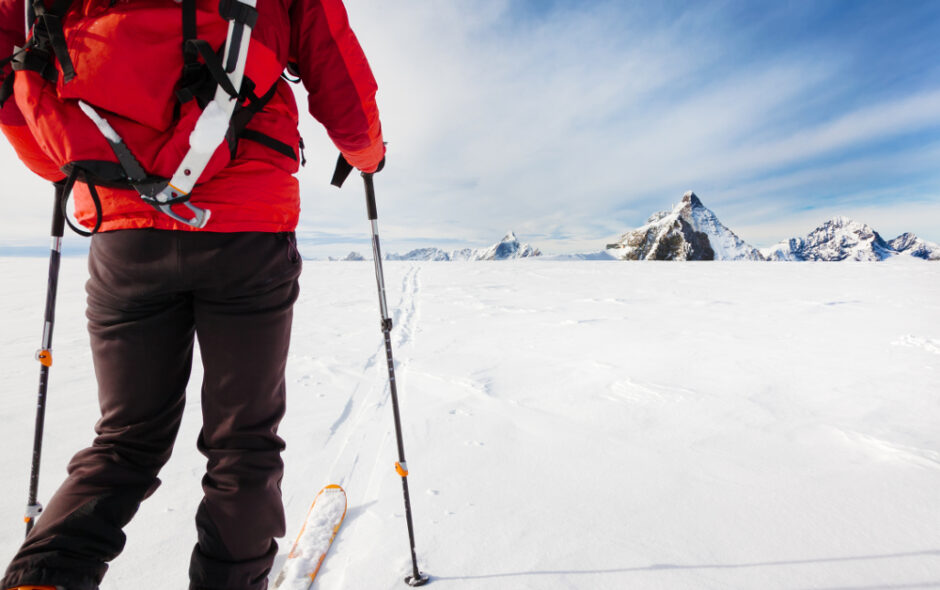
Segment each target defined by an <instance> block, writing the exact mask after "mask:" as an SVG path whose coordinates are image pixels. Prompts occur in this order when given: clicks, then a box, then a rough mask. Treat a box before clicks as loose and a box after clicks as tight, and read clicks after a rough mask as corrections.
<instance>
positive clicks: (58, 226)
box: [50, 180, 70, 238]
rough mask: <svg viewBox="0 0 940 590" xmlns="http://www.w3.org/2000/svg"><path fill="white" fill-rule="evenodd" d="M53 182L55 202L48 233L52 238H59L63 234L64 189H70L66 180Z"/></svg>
mask: <svg viewBox="0 0 940 590" xmlns="http://www.w3.org/2000/svg"><path fill="white" fill-rule="evenodd" d="M53 184H55V204H54V205H53V209H52V231H51V232H50V235H52V237H54V238H61V237H62V236H63V235H65V203H64V202H63V201H65V196H66V194H65V193H66V191H67V190H70V189H69V187H68V186H67V184H68V182H67V181H65V180H60V181H59V182H56V183H53Z"/></svg>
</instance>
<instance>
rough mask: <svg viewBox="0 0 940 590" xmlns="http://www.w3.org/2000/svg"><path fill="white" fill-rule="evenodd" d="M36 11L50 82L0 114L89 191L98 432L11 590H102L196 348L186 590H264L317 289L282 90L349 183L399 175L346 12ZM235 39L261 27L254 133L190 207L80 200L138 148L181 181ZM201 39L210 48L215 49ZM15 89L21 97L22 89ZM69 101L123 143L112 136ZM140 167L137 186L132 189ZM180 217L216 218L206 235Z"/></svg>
mask: <svg viewBox="0 0 940 590" xmlns="http://www.w3.org/2000/svg"><path fill="white" fill-rule="evenodd" d="M23 2H24V0H0V57H2V56H3V55H9V54H13V53H14V51H15V48H20V47H23V46H24V42H25V40H26V39H25V36H24V32H23V21H24V18H23V15H24V13H25V7H24V5H23ZM34 6H35V10H36V11H37V14H38V17H39V18H38V20H37V23H42V24H43V27H42V28H41V31H40V32H41V33H42V34H43V35H45V36H46V38H47V40H48V44H47V45H46V46H45V47H46V53H47V54H48V55H49V60H50V61H51V59H52V58H51V56H52V55H53V54H54V56H55V60H54V61H55V62H56V65H55V70H50V69H49V68H48V67H47V63H48V62H42V63H39V62H40V61H41V60H37V59H35V56H36V55H41V54H39V53H37V52H34V53H33V54H32V56H33V57H30V54H28V53H27V54H25V55H26V57H27V58H26V59H20V60H19V61H18V62H17V60H14V66H15V67H14V69H16V70H17V71H16V73H15V80H16V84H15V85H13V86H11V85H9V84H7V85H6V88H7V89H8V90H14V92H13V96H12V97H10V98H9V99H8V100H6V102H5V103H4V104H3V107H2V110H0V128H2V131H3V133H4V134H5V135H6V136H7V138H8V139H9V140H10V142H11V143H12V144H13V146H14V148H15V150H16V152H17V154H18V156H19V157H20V159H21V160H22V161H23V162H24V163H25V164H26V165H27V166H28V167H29V168H30V169H31V170H33V171H34V172H36V173H37V174H40V175H42V176H43V177H44V178H46V179H48V180H51V181H54V182H60V183H61V182H64V181H66V179H67V178H68V179H69V180H72V181H74V180H75V178H76V176H77V177H78V180H79V182H78V183H77V184H75V190H74V193H75V194H74V199H75V217H76V218H77V219H78V221H79V222H80V223H82V224H83V225H84V226H85V227H86V228H89V229H90V228H94V227H95V226H96V225H97V226H98V232H97V233H96V234H95V235H94V236H93V237H92V240H91V248H90V253H89V258H88V268H89V275H90V276H89V280H88V282H87V285H86V291H87V301H88V303H87V305H88V307H87V313H86V315H87V319H88V331H89V335H90V341H91V350H92V355H93V360H94V368H95V373H96V376H97V379H98V396H99V403H100V407H101V419H100V420H99V421H98V423H97V425H96V427H95V429H96V433H97V436H96V438H95V439H94V442H93V444H92V446H91V447H89V448H87V449H85V450H82V451H80V452H79V453H77V454H76V455H75V457H74V458H73V459H72V461H71V462H70V464H69V466H68V477H67V479H66V480H65V482H64V483H63V484H62V486H61V487H60V488H59V490H58V491H57V492H56V493H55V494H54V496H53V497H52V499H51V500H50V501H49V502H48V505H47V506H46V508H45V510H44V511H43V513H42V516H41V518H39V519H38V521H36V524H35V527H34V528H33V529H32V531H31V532H30V534H29V535H28V536H27V538H26V540H25V542H24V543H23V545H22V547H21V548H20V550H19V551H18V552H17V553H16V555H15V557H14V558H13V561H12V562H11V563H10V565H9V568H8V569H7V570H6V575H5V577H4V578H3V580H2V582H0V589H6V588H14V589H16V588H19V589H43V590H56V589H58V590H62V589H64V590H94V589H96V588H97V587H98V585H99V584H100V583H101V580H102V577H103V576H104V574H105V572H106V570H107V567H108V565H107V564H108V562H110V561H111V560H112V559H114V558H115V557H116V556H117V555H118V554H119V553H120V552H121V550H122V549H123V546H124V541H125V537H124V534H123V532H122V528H123V527H124V526H125V525H126V524H127V523H128V522H129V521H130V519H131V518H132V517H133V516H134V513H135V512H136V511H137V508H138V506H139V504H140V502H141V501H142V500H144V499H146V498H147V497H149V496H150V495H151V494H153V492H154V491H155V490H156V488H157V486H158V485H159V483H160V481H159V480H158V478H157V474H158V472H159V471H160V468H161V467H162V466H163V465H164V463H165V462H166V461H167V460H168V459H169V457H170V452H171V449H172V447H173V444H174V440H175V437H176V434H177V431H178V429H179V425H180V420H181V418H182V414H183V407H184V396H185V388H186V384H187V381H188V379H189V375H190V367H191V362H192V355H193V344H194V338H198V340H199V348H200V353H201V357H202V363H203V367H204V373H205V376H204V378H203V383H202V391H201V399H202V414H203V428H202V431H201V433H200V436H199V439H198V448H199V450H200V452H202V453H203V454H204V455H205V456H206V458H207V471H206V474H205V477H204V478H203V491H204V498H203V500H202V502H201V503H200V505H199V508H198V510H197V514H196V518H195V520H196V528H197V533H198V542H197V544H196V546H195V548H194V549H193V552H192V558H191V563H190V568H189V576H190V590H216V589H219V590H221V589H225V590H262V589H264V588H266V587H267V576H268V574H269V572H270V570H271V567H272V562H273V560H274V557H275V555H276V552H277V544H276V543H275V541H274V538H275V537H279V536H283V535H284V534H285V523H284V514H283V506H282V501H281V494H280V481H281V476H282V472H283V465H282V461H281V457H280V453H281V451H282V450H283V448H284V442H283V440H282V439H281V438H280V437H278V435H277V428H278V424H279V422H280V420H281V418H282V416H283V414H284V411H285V377H284V369H285V363H286V358H287V351H288V341H289V337H290V328H291V314H292V307H293V304H294V302H295V300H296V298H297V295H298V276H299V274H300V271H301V259H300V255H299V254H298V252H297V248H296V241H295V237H294V233H293V232H294V229H295V227H296V225H297V220H298V216H299V201H300V199H299V188H298V183H297V180H296V179H295V178H294V176H293V174H294V173H296V172H297V170H298V167H299V163H298V160H300V159H302V157H301V154H300V153H298V152H300V149H299V148H302V145H303V144H302V141H301V140H300V137H299V134H298V130H297V120H298V113H297V108H296V105H295V102H294V96H293V92H292V90H291V88H290V87H289V85H288V84H287V82H286V77H285V78H280V77H279V76H280V74H281V72H283V71H284V69H285V68H286V69H287V70H288V71H289V72H290V73H291V74H292V75H293V76H295V77H297V78H299V79H300V81H302V83H303V84H304V86H305V88H306V90H307V91H308V94H309V97H308V106H309V112H310V114H311V115H313V116H314V117H315V118H316V119H317V120H318V121H320V122H321V123H322V124H323V125H324V126H325V128H326V130H327V132H328V134H329V136H330V138H331V139H332V140H333V142H334V143H335V145H336V146H337V147H338V148H339V150H340V152H341V153H342V154H343V157H344V158H345V160H346V162H348V163H349V164H350V165H352V166H354V167H356V168H358V169H360V170H362V171H363V172H366V173H372V172H376V171H378V170H379V169H380V168H381V167H382V165H383V164H384V155H385V147H384V143H383V141H382V132H381V125H380V121H379V115H378V109H377V107H376V104H375V92H376V83H375V80H374V78H373V75H372V73H371V70H370V68H369V65H368V63H367V61H366V58H365V56H364V54H363V52H362V49H361V47H360V45H359V43H358V41H357V39H356V37H355V35H354V34H353V32H352V31H351V30H350V28H349V25H348V20H347V16H346V11H345V7H344V6H343V4H342V1H341V0H280V1H275V0H258V2H257V10H256V12H254V13H253V12H252V11H253V9H251V10H249V9H246V8H245V6H247V5H246V4H241V3H240V2H238V1H237V0H223V1H222V2H219V0H178V2H166V1H165V0H135V1H134V2H114V1H112V0H83V2H69V1H68V0H64V1H63V0H56V1H55V2H53V1H52V0H49V1H47V2H45V3H43V0H38V1H37V2H36V3H35V5H34ZM56 11H59V12H58V13H56ZM43 12H45V13H46V18H45V20H43V14H42V13H43ZM226 12H227V13H228V15H227V16H226ZM181 14H182V17H181ZM220 14H222V16H220ZM223 17H226V18H227V19H228V20H233V19H234V21H236V22H237V23H242V24H245V23H247V24H248V25H249V26H251V27H252V30H251V32H250V43H249V45H248V51H247V58H246V59H247V65H246V66H245V72H247V73H246V76H247V77H250V78H251V85H253V86H246V85H242V92H241V93H239V94H238V97H239V101H241V102H240V104H247V105H248V107H247V108H242V109H240V110H241V112H244V111H253V113H252V114H253V116H250V115H249V116H250V120H248V117H244V118H242V119H240V120H239V115H238V113H239V112H240V111H239V110H236V114H235V115H234V116H233V117H232V118H231V128H230V129H229V133H228V134H227V136H226V139H227V140H228V141H227V142H224V143H222V144H221V145H220V147H219V149H218V150H216V152H215V153H214V155H213V156H212V159H211V161H209V163H208V167H207V168H206V169H205V171H204V172H203V173H201V174H199V175H197V176H198V178H199V182H198V183H196V184H195V188H194V189H193V190H192V191H191V193H190V194H189V196H188V200H187V201H186V202H185V203H183V201H182V200H180V201H178V202H175V205H176V208H175V209H173V207H172V206H171V205H165V206H163V207H159V206H157V205H156V204H155V203H154V202H149V201H147V200H146V199H144V198H142V194H143V193H141V192H140V190H132V189H131V187H129V186H123V187H122V186H116V185H113V186H108V185H107V184H102V185H100V186H98V187H97V190H95V186H94V183H93V182H91V181H89V180H87V179H88V178H90V176H87V177H86V181H84V182H83V181H82V176H80V175H77V174H76V173H75V170H76V169H77V168H78V167H79V164H81V163H82V162H84V159H83V158H77V157H74V156H75V154H81V153H84V152H83V151H82V150H86V151H87V150H88V149H92V148H91V147H88V145H91V144H93V143H94V142H97V143H96V144H95V145H102V146H105V147H107V146H108V145H109V144H110V145H111V147H114V146H117V147H120V144H126V146H127V148H128V149H129V151H130V152H131V154H132V158H131V159H132V160H136V161H137V162H138V163H139V164H140V167H142V168H143V169H144V170H145V171H146V173H147V175H148V178H149V177H150V176H153V177H163V178H169V177H171V176H172V175H173V174H174V170H175V169H176V168H177V166H178V165H179V163H180V159H181V158H182V157H183V155H184V154H185V153H186V149H185V148H186V147H187V141H185V140H188V138H189V131H190V130H191V129H192V122H193V121H195V119H196V117H198V115H199V113H200V112H201V111H202V110H203V108H205V107H206V104H208V103H210V102H211V98H212V96H211V93H212V92H213V91H214V89H215V88H216V86H217V85H218V86H222V85H223V84H222V82H220V81H219V79H218V76H216V75H215V74H214V73H213V72H209V71H208V70H211V69H212V68H211V67H209V65H208V64H209V62H211V61H212V56H213V55H216V54H217V51H218V48H219V47H220V46H222V45H223V44H224V43H225V41H226V39H227V37H226V35H227V34H228V33H227V32H228V26H229V23H226V20H223ZM181 21H182V25H181ZM197 24H198V27H197V26H196V25H197ZM60 25H61V28H59V26H60ZM37 30H40V28H39V27H37V28H34V34H35V32H36V31H37ZM57 31H58V33H57ZM187 39H190V40H193V39H196V40H199V39H205V40H208V41H209V45H210V46H211V49H210V51H208V52H205V51H201V48H200V47H199V43H196V42H192V43H191V42H187V41H186V40H187ZM63 43H64V45H63ZM181 47H182V48H183V51H182V52H181V51H180V48H181ZM63 49H65V50H66V51H65V52H63V51H62V50H63ZM17 51H19V50H17ZM181 54H182V55H181ZM23 55H24V54H23V53H22V52H20V56H21V57H22V56H23ZM67 62H71V63H67ZM17 63H18V65H17ZM227 65H231V64H227ZM216 70H218V68H216ZM226 71H228V70H226ZM4 74H6V77H12V76H14V74H13V73H11V72H10V70H9V69H8V68H6V67H5V68H4ZM213 78H215V80H214V81H213ZM31 85H32V86H31ZM43 85H44V86H43ZM36 87H41V88H44V89H45V90H44V92H45V93H46V94H45V95H44V96H43V100H37V99H36V97H35V96H31V95H30V92H32V89H33V88H36ZM50 89H51V90H50ZM207 89H208V90H207ZM246 89H247V91H246ZM50 92H51V93H52V94H50ZM246 96H247V98H246ZM75 99H82V100H83V101H84V102H85V103H87V104H86V105H85V107H84V108H86V114H88V112H87V107H88V105H91V110H92V112H91V113H90V114H88V117H93V116H94V117H99V118H100V119H101V120H106V121H107V122H108V125H110V126H112V127H110V128H111V131H112V132H114V134H115V135H117V134H119V135H120V139H121V141H116V140H115V137H114V136H106V138H107V140H108V141H107V142H104V141H103V140H102V139H101V136H98V135H96V133H97V131H96V130H95V127H93V126H90V123H89V121H90V119H89V118H85V117H84V115H82V114H81V113H79V112H78V111H76V110H75V108H76V106H75V105H76V102H77V101H76V100H75ZM243 99H244V100H243ZM66 109H72V110H70V111H68V110H66ZM193 113H195V114H193ZM237 121H238V124H237V125H236V122H237ZM246 121H247V123H246ZM83 125H84V126H83ZM98 125H99V129H107V127H103V126H102V125H100V124H98ZM187 125H188V127H186V126H187ZM89 129H91V130H92V131H94V133H92V132H90V131H89ZM102 133H103V132H102ZM179 137H183V138H184V141H183V143H182V145H180V144H179ZM68 142H71V143H68ZM174 142H176V143H174ZM226 143H227V144H228V145H226ZM86 144H88V145H86ZM92 147H94V146H92ZM95 149H97V148H95ZM115 153H117V149H115ZM99 159H107V158H104V157H102V158H99ZM110 159H111V160H112V167H113V157H112V158H110ZM118 159H119V160H121V158H120V157H119V158H118ZM78 160H82V162H78ZM127 160H128V158H127V156H126V155H125V159H124V160H123V161H121V162H120V163H121V164H122V166H123V172H124V174H123V176H125V177H126V178H131V179H134V178H135V176H134V175H133V174H132V173H131V172H130V168H132V166H129V165H125V164H126V163H127ZM63 167H64V168H65V169H64V170H63ZM99 168H100V167H99ZM184 172H185V173H186V174H189V173H190V172H191V171H190V170H189V169H186V170H185V171H184ZM85 173H86V174H88V171H87V170H85ZM136 180H140V179H139V178H137V179H136ZM144 196H145V195H144ZM96 201H97V202H96ZM180 204H184V205H186V207H190V210H191V211H193V212H209V211H211V217H210V216H209V215H208V213H205V215H203V216H202V217H199V220H198V223H197V222H195V221H194V220H193V219H189V218H188V217H187V216H188V213H187V212H186V210H185V209H182V212H181V208H180V207H179V205H180ZM96 207H97V208H98V209H100V210H96ZM171 214H172V215H171ZM184 215H186V216H184ZM200 224H201V225H202V227H196V226H199V225H200Z"/></svg>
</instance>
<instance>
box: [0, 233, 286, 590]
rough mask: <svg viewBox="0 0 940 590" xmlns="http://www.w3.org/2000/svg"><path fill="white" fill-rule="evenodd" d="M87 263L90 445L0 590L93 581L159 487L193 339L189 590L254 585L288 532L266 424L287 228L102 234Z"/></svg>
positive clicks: (245, 589)
mask: <svg viewBox="0 0 940 590" xmlns="http://www.w3.org/2000/svg"><path fill="white" fill-rule="evenodd" d="M88 266H89V272H90V278H89V280H88V283H87V286H86V290H87V293H88V310H87V316H88V331H89V334H90V337H91V350H92V355H93V358H94V365H95V372H96V375H97V378H98V396H99V402H100V406H101V419H100V421H99V422H98V423H97V425H96V427H95V432H96V433H97V437H96V438H95V439H94V443H93V444H92V446H91V447H90V448H88V449H85V450H83V451H81V452H79V453H78V454H77V455H75V457H74V458H73V459H72V461H71V462H70V464H69V466H68V478H67V479H66V480H65V482H64V483H63V484H62V486H61V487H60V488H59V490H58V491H57V492H56V493H55V495H54V496H53V498H52V499H51V500H50V501H49V503H48V505H47V506H46V508H45V510H44V511H43V513H42V516H41V517H40V518H39V519H38V521H37V522H36V526H35V528H34V529H33V531H32V532H31V533H30V535H29V536H28V537H27V539H26V541H25V542H24V544H23V546H22V547H21V548H20V550H19V552H18V553H17V554H16V556H15V558H14V559H13V562H12V563H11V564H10V566H9V569H8V570H7V572H6V576H5V577H4V579H3V581H2V584H0V589H2V588H9V587H14V586H18V585H26V584H36V585H59V586H64V587H65V588H66V589H67V590H94V589H96V588H97V587H98V585H99V583H100V582H101V579H102V577H103V576H104V574H105V571H106V570H107V567H108V566H107V563H108V562H109V561H110V560H112V559H114V558H115V557H116V556H117V555H118V554H119V553H120V552H121V550H122V549H123V548H124V542H125V536H124V533H123V532H122V530H121V529H122V528H123V527H124V526H125V525H126V524H127V523H128V522H129V521H130V519H131V518H132V517H133V516H134V514H135V512H136V511H137V509H138V507H139V505H140V503H141V501H142V500H144V499H145V498H147V497H148V496H150V495H151V494H153V493H154V491H155V490H156V489H157V487H158V485H159V484H160V481H159V480H158V479H157V473H158V472H159V471H160V468H161V467H162V466H163V465H164V463H166V461H167V460H168V459H169V458H170V453H171V450H172V447H173V443H174V440H175V439H176V434H177V431H178V429H179V426H180V421H181V418H182V415H183V408H184V401H185V391H186V384H187V382H188V381H189V375H190V368H191V364H192V358H193V340H194V337H195V338H198V340H199V350H200V353H201V357H202V364H203V367H204V371H205V377H204V379H203V383H202V416H203V428H202V431H201V433H200V435H199V440H198V448H199V450H200V451H201V452H202V454H204V455H205V456H206V458H207V468H206V474H205V477H204V478H203V480H202V487H203V491H204V494H205V496H204V498H203V500H202V503H201V504H200V505H199V508H198V510H197V514H196V529H197V538H198V542H197V544H196V546H195V548H194V549H193V553H192V559H191V562H190V570H189V575H190V590H223V589H224V590H264V589H265V588H266V587H267V576H268V574H269V572H270V569H271V566H272V563H273V560H274V557H275V555H276V552H277V544H276V543H275V542H274V538H275V537H280V536H283V535H284V533H285V524H284V512H283V506H282V502H281V492H280V481H281V476H282V473H283V464H282V461H281V457H280V452H281V451H282V450H283V449H284V442H283V440H282V439H281V438H279V437H278V435H277V427H278V424H279V422H280V420H281V418H282V416H283V415H284V410H285V378H284V369H285V364H286V360H287V351H288V342H289V339H290V327H291V317H292V308H293V304H294V301H295V300H296V298H297V294H298V283H297V279H298V276H299V275H300V270H301V261H300V255H299V254H298V252H297V248H296V243H295V241H294V236H293V234H286V233H282V234H273V233H231V234H218V233H208V232H174V231H160V230H150V229H138V230H123V231H116V232H109V233H104V234H98V235H96V236H94V237H93V238H92V242H91V251H90V254H89V260H88ZM158 585H159V584H158Z"/></svg>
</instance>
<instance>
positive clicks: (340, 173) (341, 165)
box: [330, 154, 353, 188]
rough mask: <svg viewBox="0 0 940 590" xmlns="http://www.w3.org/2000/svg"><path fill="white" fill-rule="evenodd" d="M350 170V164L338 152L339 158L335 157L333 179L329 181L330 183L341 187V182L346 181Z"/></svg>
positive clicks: (351, 169) (351, 168)
mask: <svg viewBox="0 0 940 590" xmlns="http://www.w3.org/2000/svg"><path fill="white" fill-rule="evenodd" d="M352 171H353V167H352V164H350V163H349V162H347V161H346V158H344V157H343V154H340V155H339V158H337V159H336V168H335V169H334V170H333V180H331V181H330V184H332V185H333V186H335V187H337V188H342V186H343V183H344V182H346V179H347V178H349V175H350V174H351V173H352Z"/></svg>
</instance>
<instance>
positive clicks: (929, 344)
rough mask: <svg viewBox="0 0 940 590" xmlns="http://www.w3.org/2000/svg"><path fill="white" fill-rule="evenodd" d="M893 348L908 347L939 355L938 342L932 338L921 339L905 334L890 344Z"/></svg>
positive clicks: (939, 346)
mask: <svg viewBox="0 0 940 590" xmlns="http://www.w3.org/2000/svg"><path fill="white" fill-rule="evenodd" d="M891 344H893V345H894V346H910V347H913V348H921V349H923V350H925V351H927V352H932V353H934V354H940V340H936V339H934V338H923V337H920V336H914V335H911V334H907V335H906V336H902V337H901V338H899V339H897V340H895V341H894V342H892V343H891Z"/></svg>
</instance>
